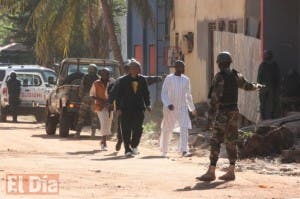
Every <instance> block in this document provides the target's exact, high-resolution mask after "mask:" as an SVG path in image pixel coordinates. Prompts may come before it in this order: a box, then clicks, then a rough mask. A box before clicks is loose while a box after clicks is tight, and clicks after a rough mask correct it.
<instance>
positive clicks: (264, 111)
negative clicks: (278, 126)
mask: <svg viewBox="0 0 300 199" xmlns="http://www.w3.org/2000/svg"><path fill="white" fill-rule="evenodd" d="M257 82H258V83H260V84H264V85H266V88H263V89H261V90H260V92H259V100H260V114H261V119H262V120H267V119H274V118H278V117H280V99H279V95H280V71H279V67H278V65H277V63H276V62H275V61H274V60H273V53H272V51H270V50H266V51H265V52H264V60H263V62H262V63H261V64H260V66H259V69H258V75H257Z"/></svg>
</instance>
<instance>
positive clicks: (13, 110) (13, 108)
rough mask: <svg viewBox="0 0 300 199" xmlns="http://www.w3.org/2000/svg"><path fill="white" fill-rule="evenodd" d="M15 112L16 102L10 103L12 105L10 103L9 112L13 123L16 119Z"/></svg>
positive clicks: (16, 108)
mask: <svg viewBox="0 0 300 199" xmlns="http://www.w3.org/2000/svg"><path fill="white" fill-rule="evenodd" d="M17 110H18V102H12V103H11V102H10V105H9V111H10V113H11V115H12V117H13V122H17V118H18V114H17Z"/></svg>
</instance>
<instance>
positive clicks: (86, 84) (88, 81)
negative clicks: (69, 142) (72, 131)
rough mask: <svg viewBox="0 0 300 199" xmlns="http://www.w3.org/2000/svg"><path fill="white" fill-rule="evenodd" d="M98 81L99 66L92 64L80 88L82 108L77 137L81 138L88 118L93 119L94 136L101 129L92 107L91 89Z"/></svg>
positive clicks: (79, 115)
mask: <svg viewBox="0 0 300 199" xmlns="http://www.w3.org/2000/svg"><path fill="white" fill-rule="evenodd" d="M98 79H99V78H98V76H97V66H96V65H95V64H90V65H89V68H88V74H87V75H85V76H83V78H82V80H81V84H80V87H79V97H80V99H81V106H80V109H79V113H78V120H77V126H76V137H79V136H80V132H81V130H82V127H83V126H84V124H85V121H86V118H90V119H91V127H92V136H95V133H96V129H97V128H99V121H98V116H97V114H96V113H95V112H94V111H93V107H92V105H93V104H94V100H93V98H92V97H90V89H91V87H92V84H93V83H94V82H95V81H96V80H98Z"/></svg>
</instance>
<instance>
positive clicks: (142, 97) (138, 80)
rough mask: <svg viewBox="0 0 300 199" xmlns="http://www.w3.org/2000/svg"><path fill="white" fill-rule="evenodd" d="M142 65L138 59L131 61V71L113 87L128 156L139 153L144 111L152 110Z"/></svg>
mask: <svg viewBox="0 0 300 199" xmlns="http://www.w3.org/2000/svg"><path fill="white" fill-rule="evenodd" d="M140 67H141V65H140V63H139V62H138V61H136V60H133V61H131V62H130V64H129V73H128V74H127V75H125V76H123V77H122V78H120V79H119V80H118V81H117V82H116V84H115V86H114V89H113V90H114V92H115V96H116V97H115V99H116V105H117V114H118V115H119V116H120V122H121V135H122V138H123V141H124V147H125V155H126V156H131V155H137V154H138V153H139V152H138V146H139V143H140V139H141V136H142V133H143V122H144V112H145V109H147V110H148V111H151V106H150V93H149V89H148V85H147V82H146V79H145V78H144V77H143V76H141V75H140V74H139V72H140Z"/></svg>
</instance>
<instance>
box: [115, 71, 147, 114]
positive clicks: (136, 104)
mask: <svg viewBox="0 0 300 199" xmlns="http://www.w3.org/2000/svg"><path fill="white" fill-rule="evenodd" d="M133 81H136V82H137V83H138V88H137V91H136V93H135V92H134V90H133V87H132V82H133ZM113 90H114V92H115V93H114V95H115V97H116V104H117V109H118V110H145V108H146V107H147V106H150V93H149V89H148V85H147V81H146V79H145V78H144V77H143V76H140V75H138V76H137V77H136V78H132V77H131V76H130V75H126V76H123V77H121V78H120V79H118V81H117V82H116V84H115V86H114V89H113Z"/></svg>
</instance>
